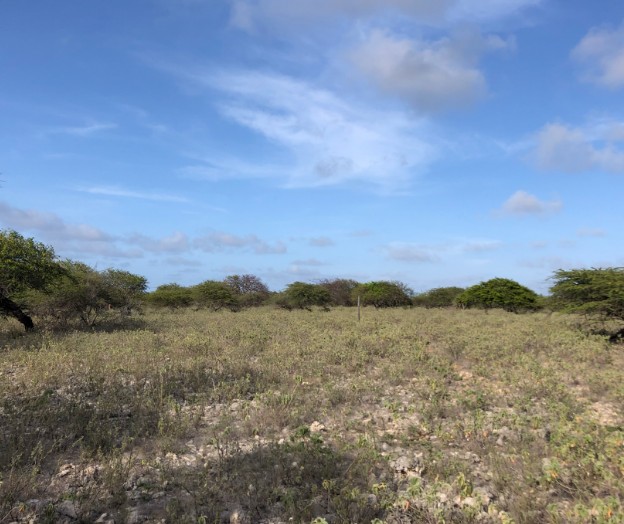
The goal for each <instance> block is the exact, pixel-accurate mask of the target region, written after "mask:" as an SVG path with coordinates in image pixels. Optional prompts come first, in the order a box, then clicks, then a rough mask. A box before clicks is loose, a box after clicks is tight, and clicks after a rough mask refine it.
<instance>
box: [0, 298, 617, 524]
mask: <svg viewBox="0 0 624 524" xmlns="http://www.w3.org/2000/svg"><path fill="white" fill-rule="evenodd" d="M580 319H581V317H576V316H571V315H562V314H550V313H531V314H525V315H517V314H513V313H508V312H505V311H503V310H500V309H497V310H491V311H490V312H489V313H488V314H485V313H484V312H483V311H480V310H459V309H434V308H432V309H425V308H412V309H402V308H398V309H388V308H379V309H378V308H374V307H368V308H365V309H364V310H363V314H362V321H361V322H359V323H358V321H357V315H356V312H355V311H354V310H353V309H350V308H335V309H333V310H332V311H331V312H329V313H327V312H324V311H322V309H319V308H315V309H313V310H312V312H308V311H305V310H301V309H299V310H292V311H286V310H283V309H279V308H275V307H260V308H250V309H245V310H242V311H239V312H235V313H233V312H230V311H229V310H227V309H221V310H219V311H216V312H215V311H212V310H210V309H199V310H193V309H186V310H184V311H182V312H181V311H179V310H173V311H170V310H168V309H147V310H146V311H144V313H143V315H142V316H136V314H135V313H133V314H132V315H131V316H130V317H129V318H127V319H126V324H125V325H123V326H121V325H117V327H116V329H115V330H110V329H108V328H107V325H106V323H105V322H104V323H102V324H101V327H100V328H98V327H97V325H96V327H95V328H93V327H90V328H87V327H86V326H85V327H83V328H81V327H80V325H81V324H80V323H78V324H76V325H75V326H74V329H73V330H71V331H64V332H57V331H48V330H46V329H44V327H43V324H44V323H42V327H41V328H40V329H38V330H35V331H30V332H24V330H23V327H22V326H21V325H20V324H19V323H18V322H17V321H15V320H14V319H9V320H5V321H3V322H2V323H0V347H1V349H0V522H13V521H23V522H27V521H30V520H31V519H34V521H36V522H94V521H96V520H98V519H101V520H100V522H111V521H112V522H130V521H132V522H162V519H164V520H165V521H166V522H189V523H190V522H193V523H196V522H222V521H229V522H265V523H269V522H273V523H277V522H289V521H294V522H306V523H309V522H317V523H321V522H336V523H351V522H377V523H379V522H388V523H399V522H505V523H510V522H517V523H529V522H553V523H554V522H579V523H581V522H604V523H607V522H621V515H622V514H624V508H623V507H622V501H623V496H624V428H623V425H622V424H623V419H622V415H623V413H622V405H623V403H624V387H623V384H624V351H623V349H622V346H621V345H619V344H610V343H609V342H608V340H607V338H606V337H605V336H602V335H588V334H587V332H585V331H582V330H580V329H579V325H578V324H577V320H580ZM104 514H106V515H104ZM291 519H292V520H291Z"/></svg>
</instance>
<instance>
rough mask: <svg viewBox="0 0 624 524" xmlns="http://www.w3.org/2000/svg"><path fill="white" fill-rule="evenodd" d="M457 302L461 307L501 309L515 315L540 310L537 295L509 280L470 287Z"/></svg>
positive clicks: (489, 281) (500, 279)
mask: <svg viewBox="0 0 624 524" xmlns="http://www.w3.org/2000/svg"><path fill="white" fill-rule="evenodd" d="M456 302H457V305H459V306H461V307H467V308H472V307H475V308H481V309H493V308H501V309H504V310H505V311H511V312H514V313H518V312H520V311H532V310H536V309H539V308H540V297H539V295H538V294H537V293H535V292H534V291H532V290H530V289H529V288H527V287H524V286H522V285H520V284H518V282H516V281H514V280H510V279H507V278H493V279H491V280H488V281H486V282H481V283H480V284H477V285H476V286H472V287H469V288H468V289H466V290H465V291H464V292H463V293H461V294H460V295H459V296H458V297H457V299H456Z"/></svg>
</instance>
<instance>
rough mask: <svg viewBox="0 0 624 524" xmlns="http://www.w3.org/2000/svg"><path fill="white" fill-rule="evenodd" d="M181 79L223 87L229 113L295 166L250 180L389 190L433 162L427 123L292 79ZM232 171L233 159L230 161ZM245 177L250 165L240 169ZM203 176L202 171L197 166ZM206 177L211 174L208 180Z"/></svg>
mask: <svg viewBox="0 0 624 524" xmlns="http://www.w3.org/2000/svg"><path fill="white" fill-rule="evenodd" d="M178 74H179V75H181V76H184V77H186V78H187V79H191V80H193V81H195V82H198V83H200V84H202V85H204V86H205V87H207V88H213V89H214V88H216V89H218V90H219V91H221V92H222V93H223V94H224V95H225V97H226V99H225V100H224V101H223V102H222V103H221V104H220V109H221V112H222V114H223V115H224V116H225V117H226V118H228V119H230V120H232V121H234V122H236V123H238V124H239V125H241V126H244V127H246V128H248V129H250V130H251V131H253V132H255V133H258V134H260V135H262V136H264V137H265V138H266V139H267V140H269V141H270V142H272V143H273V144H274V145H275V146H276V147H277V148H278V150H277V151H279V152H280V153H282V154H284V153H285V154H287V155H288V158H289V159H288V161H287V162H286V163H284V164H283V165H280V166H274V165H271V166H269V167H264V168H262V169H260V171H258V169H257V168H252V169H251V171H250V173H249V174H248V176H250V177H257V176H272V177H278V178H282V179H284V180H286V182H287V184H288V185H290V186H293V187H310V186H328V185H336V184H344V183H350V182H367V183H370V184H372V185H375V186H378V187H382V188H384V189H385V190H396V189H398V188H401V187H405V186H407V185H408V183H409V181H410V179H411V178H412V177H413V176H414V174H415V173H417V172H419V171H421V170H422V169H423V168H424V167H425V166H427V165H428V164H429V162H430V161H431V160H432V159H433V156H434V148H433V147H432V146H431V145H429V144H428V143H426V142H425V141H424V140H423V138H421V137H423V136H426V135H427V129H426V128H427V126H426V123H425V122H424V121H423V120H416V119H413V118H412V119H410V118H408V117H407V116H406V115H404V114H402V113H399V112H393V111H381V110H377V109H372V108H368V107H363V106H358V105H357V104H354V103H353V102H352V101H351V100H347V99H343V98H340V97H338V96H336V95H335V94H334V93H332V92H329V91H327V90H323V89H318V88H314V87H312V86H310V85H308V84H306V83H304V82H300V81H296V80H294V79H292V78H289V77H286V76H281V75H275V74H268V73H260V72H253V71H239V72H230V73H221V74H204V73H202V72H200V71H196V70H195V71H183V72H180V71H178ZM225 163H226V164H227V160H226V162H225ZM218 165H219V162H217V164H216V165H215V164H214V163H213V162H211V163H210V164H208V165H206V169H208V170H209V172H210V174H211V175H213V176H217V177H218V176H220V175H222V174H225V175H227V173H228V169H227V168H226V169H225V170H224V172H223V171H222V170H221V168H220V167H218ZM236 168H238V171H237V176H239V177H240V176H245V175H246V173H245V171H244V169H245V166H244V165H243V164H240V163H239V164H238V165H237V166H235V167H234V168H233V169H231V170H232V171H233V170H236ZM193 169H194V171H195V173H196V174H197V173H198V170H199V171H201V165H200V166H194V168H193ZM204 175H205V173H204Z"/></svg>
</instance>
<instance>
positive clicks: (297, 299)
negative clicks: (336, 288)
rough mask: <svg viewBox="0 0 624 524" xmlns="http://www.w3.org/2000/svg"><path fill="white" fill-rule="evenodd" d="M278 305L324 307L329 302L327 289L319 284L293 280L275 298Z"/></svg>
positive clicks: (329, 296) (290, 307)
mask: <svg viewBox="0 0 624 524" xmlns="http://www.w3.org/2000/svg"><path fill="white" fill-rule="evenodd" d="M277 303H278V305H280V306H281V307H285V308H287V309H308V310H309V309H310V308H311V307H312V306H320V307H323V308H326V307H327V306H328V305H329V304H330V303H331V295H330V294H329V291H327V289H325V288H324V287H323V286H321V285H319V284H307V283H305V282H293V283H292V284H289V285H288V287H287V288H286V290H285V291H284V292H283V293H282V294H281V296H279V297H278V299H277Z"/></svg>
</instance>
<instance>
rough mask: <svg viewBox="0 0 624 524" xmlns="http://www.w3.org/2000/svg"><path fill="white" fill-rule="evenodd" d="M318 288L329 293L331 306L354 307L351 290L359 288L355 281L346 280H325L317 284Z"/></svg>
mask: <svg viewBox="0 0 624 524" xmlns="http://www.w3.org/2000/svg"><path fill="white" fill-rule="evenodd" d="M319 286H321V287H323V288H324V289H326V290H327V291H328V292H329V296H330V298H331V305H332V306H354V305H355V303H354V302H353V295H352V293H353V290H354V289H355V288H356V287H357V286H359V283H358V282H356V281H355V280H349V279H346V278H335V279H333V280H330V279H325V280H321V281H320V282H319Z"/></svg>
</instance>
